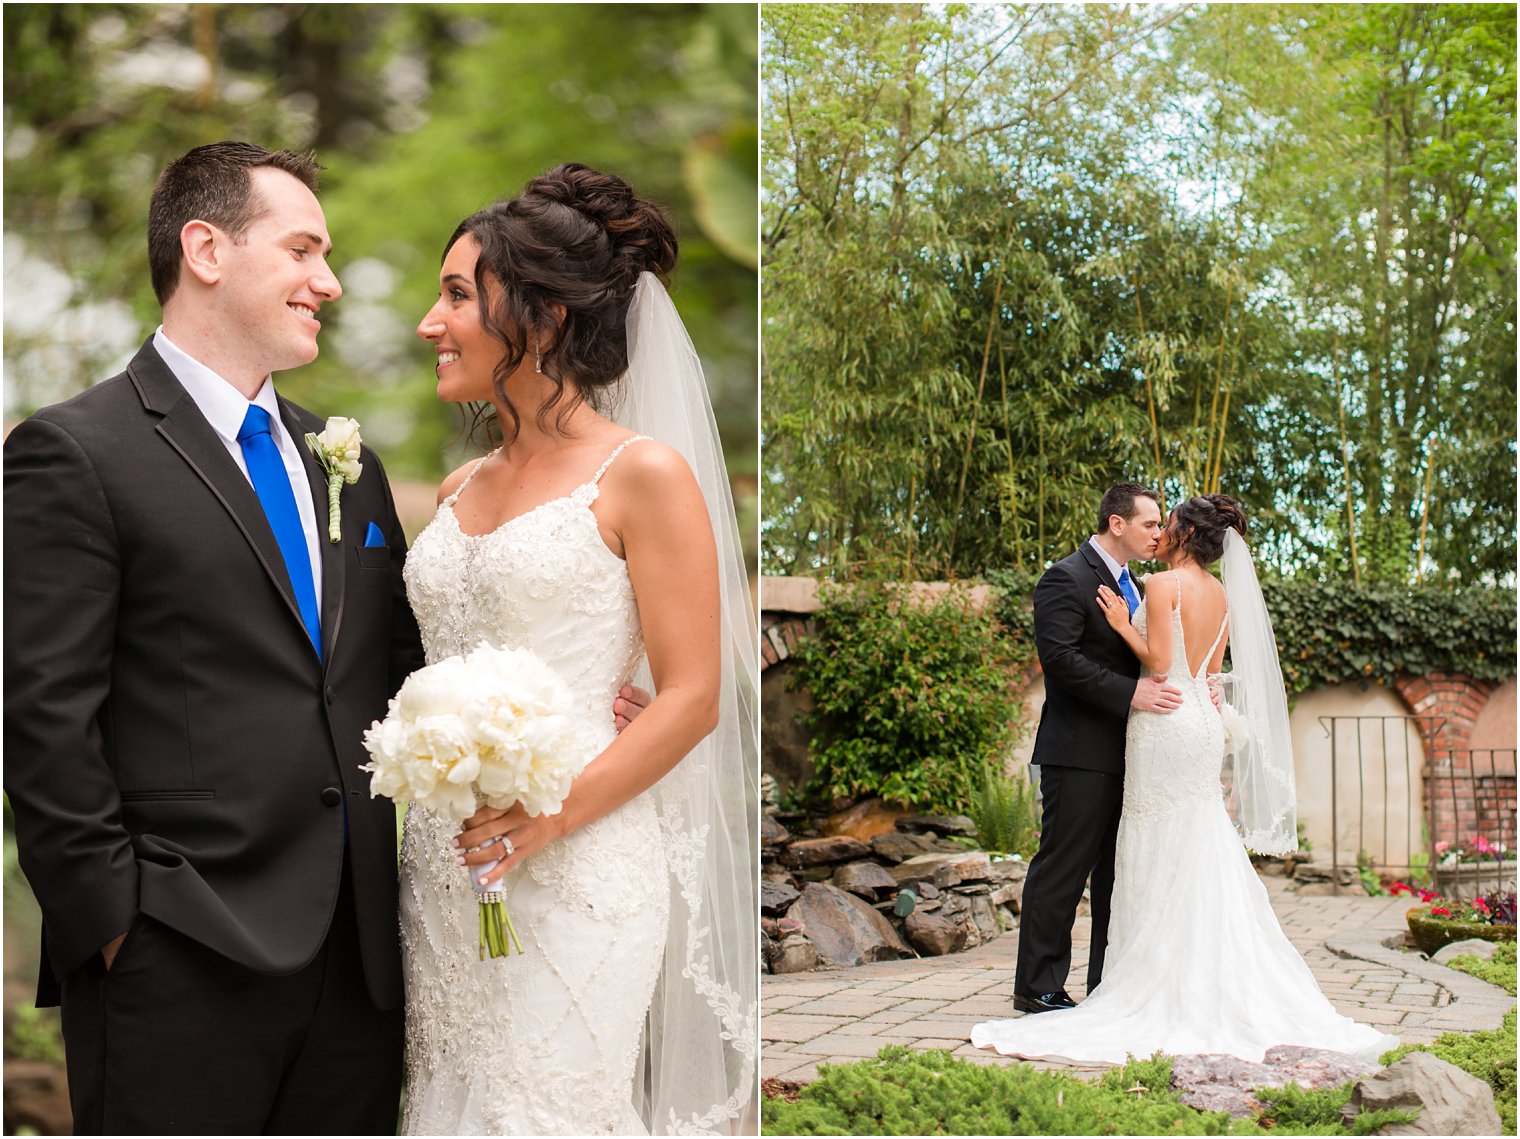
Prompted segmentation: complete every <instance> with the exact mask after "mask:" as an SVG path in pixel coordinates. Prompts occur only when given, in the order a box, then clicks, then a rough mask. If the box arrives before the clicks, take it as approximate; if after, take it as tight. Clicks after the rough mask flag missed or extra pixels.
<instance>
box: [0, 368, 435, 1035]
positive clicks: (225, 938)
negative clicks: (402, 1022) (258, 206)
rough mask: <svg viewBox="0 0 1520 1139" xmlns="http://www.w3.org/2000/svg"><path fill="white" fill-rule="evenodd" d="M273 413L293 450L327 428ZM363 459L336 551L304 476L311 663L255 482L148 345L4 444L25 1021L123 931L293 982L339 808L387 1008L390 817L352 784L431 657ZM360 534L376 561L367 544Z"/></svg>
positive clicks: (293, 412)
mask: <svg viewBox="0 0 1520 1139" xmlns="http://www.w3.org/2000/svg"><path fill="white" fill-rule="evenodd" d="M281 416H282V419H283V420H284V423H285V425H286V428H287V429H288V430H289V431H290V432H291V434H292V436H293V437H295V438H296V439H298V440H299V439H301V437H302V436H303V435H304V434H305V433H306V432H307V431H320V430H321V429H322V426H323V421H322V420H320V419H318V418H317V417H315V416H313V415H311V414H310V413H309V412H306V411H304V410H302V409H300V408H298V407H296V406H295V405H293V404H290V403H287V402H285V401H283V400H282V401H281ZM303 451H304V447H303ZM363 463H364V472H363V474H362V476H361V477H360V479H359V481H358V482H357V483H356V484H354V485H352V486H345V487H344V488H343V489H342V492H341V499H340V503H341V516H342V540H341V541H339V542H337V543H332V542H329V541H328V540H327V526H328V508H327V493H326V484H325V479H324V476H323V474H322V473H321V470H320V468H319V467H318V466H317V464H316V462H315V460H314V458H313V457H312V456H310V455H309V454H307V455H306V465H307V470H308V474H309V475H310V480H311V494H312V499H313V502H314V503H315V506H316V519H317V528H318V531H319V533H320V536H321V541H320V546H321V556H322V640H323V645H324V658H323V659H322V660H319V659H318V657H317V654H316V653H315V652H314V651H313V649H312V646H311V642H310V641H309V640H308V638H307V635H306V632H305V629H304V627H303V625H302V624H301V620H300V612H299V609H298V608H297V606H296V602H295V599H294V596H293V594H292V592H291V588H290V580H289V576H288V574H287V573H286V571H285V566H284V562H283V560H282V558H281V555H280V551H279V546H278V545H277V543H276V541H275V537H274V533H273V531H272V530H271V529H270V526H269V523H268V521H267V519H266V517H265V515H264V512H263V509H262V508H261V507H260V505H259V502H258V499H257V497H256V496H255V495H254V492H253V488H252V486H251V485H250V484H249V482H248V479H247V478H246V477H245V476H244V475H243V473H242V472H241V471H240V470H239V469H238V467H237V464H236V463H235V462H234V461H233V459H232V457H231V455H230V454H228V452H227V449H226V447H225V446H224V445H223V444H222V442H221V440H220V439H218V438H217V436H216V434H215V432H214V431H213V430H212V428H211V425H210V424H209V423H208V422H207V421H206V419H205V417H204V416H203V415H202V414H201V412H200V409H199V408H198V407H197V406H196V404H195V401H194V400H192V399H191V398H190V396H189V395H188V394H187V393H186V391H185V389H184V388H183V387H182V386H181V385H180V383H179V381H178V380H177V379H176V378H175V376H174V374H173V373H172V372H171V371H170V370H169V368H168V366H167V365H166V364H165V363H164V362H163V360H162V359H161V358H160V357H159V356H158V354H157V353H156V352H155V351H154V350H153V347H152V341H151V340H150V341H149V342H148V343H147V344H145V345H144V346H143V348H142V349H141V351H139V352H138V354H137V355H136V357H135V358H134V359H133V360H132V362H131V363H130V364H129V365H128V366H127V370H126V371H125V372H124V373H122V374H121V375H118V376H114V377H112V378H111V379H109V380H107V381H105V382H104V383H102V384H100V385H98V386H96V387H94V388H91V389H90V390H89V391H87V392H84V393H83V394H81V395H79V396H77V397H75V398H74V399H71V400H69V401H68V402H66V403H62V404H58V405H56V406H54V407H50V408H45V409H44V410H42V411H40V412H38V413H37V414H36V415H34V416H32V417H31V418H30V419H28V420H26V421H25V422H24V423H22V424H20V425H18V426H17V427H16V428H15V430H14V431H13V432H12V433H11V436H10V438H9V439H8V440H7V442H6V445H5V575H4V580H5V698H6V699H5V719H6V723H5V788H6V791H7V792H8V793H9V795H10V800H11V805H12V808H13V810H14V813H15V820H16V839H17V846H18V851H19V854H20V860H21V867H22V869H23V870H24V871H25V873H26V876H27V879H28V880H29V881H30V883H31V885H32V889H33V891H34V892H35V893H36V895H37V899H38V901H39V903H40V904H41V907H42V913H43V920H44V948H45V953H44V961H43V968H42V974H43V975H42V978H41V983H40V985H39V1003H56V999H57V980H58V979H59V978H61V977H63V976H66V975H67V974H68V973H69V972H70V971H72V970H73V969H76V968H78V967H79V966H80V965H81V964H83V963H84V962H85V961H87V960H88V959H89V958H90V957H91V955H92V954H94V953H96V952H97V951H98V950H99V949H100V948H101V946H103V945H104V944H105V943H106V942H107V941H109V940H110V939H111V938H113V937H115V936H116V935H117V934H119V933H122V932H124V931H125V930H127V929H128V928H129V926H130V925H131V923H132V921H133V920H134V918H135V917H136V915H137V914H138V913H139V912H141V913H144V914H147V915H149V916H151V917H153V918H155V919H157V920H158V921H161V922H163V923H164V924H166V925H169V926H172V927H173V928H175V929H177V930H179V931H180V932H182V933H184V934H185V935H187V936H189V937H191V938H194V939H195V940H196V941H199V942H201V943H203V944H204V945H206V946H208V947H210V948H211V949H213V950H215V951H216V952H218V953H221V954H223V955H225V956H227V957H229V958H231V959H232V960H234V961H237V962H239V963H241V964H243V965H246V966H247V967H249V968H250V969H253V970H256V971H258V972H261V973H267V974H283V973H290V972H294V971H295V970H297V969H299V968H300V967H301V966H302V965H304V964H305V963H306V962H308V961H309V960H311V958H312V957H313V956H314V955H315V954H316V952H317V950H318V949H319V947H320V946H321V943H322V940H323V937H324V936H325V934H326V931H327V927H328V923H329V919H330V918H331V916H332V913H333V907H334V902H335V900H336V898H337V895H338V887H339V878H340V874H341V872H342V865H343V858H344V810H343V809H342V805H343V804H345V803H346V804H347V815H348V831H349V837H348V843H347V846H348V854H349V859H350V863H351V873H352V878H353V885H354V897H355V905H356V909H357V912H358V923H359V930H360V940H361V956H362V968H363V970H364V976H365V978H366V981H367V983H368V986H369V990H370V993H371V995H372V997H373V998H374V1000H375V1002H376V1003H377V1004H378V1005H379V1006H380V1007H382V1008H394V1007H397V1006H398V1005H399V1004H400V1001H401V997H402V992H401V969H400V954H399V949H398V946H397V932H396V840H395V835H396V824H395V815H394V811H393V808H392V804H391V803H390V801H389V800H386V799H376V800H371V799H370V796H369V790H368V777H367V776H366V775H365V774H364V773H363V772H361V771H359V770H358V767H359V765H360V764H361V763H364V762H366V761H367V756H366V754H365V752H364V749H363V745H362V737H363V732H364V729H365V728H366V727H368V725H369V724H370V722H371V721H372V720H375V719H378V718H380V717H382V716H383V715H384V714H385V711H386V701H387V699H388V698H389V697H390V696H391V695H392V694H393V693H394V692H395V690H396V688H397V687H398V686H399V684H400V682H401V680H402V679H403V678H404V677H405V676H406V674H407V673H408V672H409V671H411V670H412V669H414V668H416V667H418V666H419V665H420V664H421V662H422V653H421V646H420V643H419V640H418V635H417V627H416V623H415V621H414V620H413V619H412V615H411V611H410V610H409V608H408V607H407V603H406V592H405V587H404V586H403V584H402V579H401V569H402V563H403V560H404V558H405V551H406V538H405V535H404V534H403V533H402V530H401V526H400V523H399V522H398V521H397V518H396V511H395V506H394V504H393V502H392V499H391V493H390V488H389V486H388V485H387V483H386V478H385V473H384V471H383V470H382V469H381V467H380V463H379V461H378V460H377V459H376V458H375V456H374V454H373V453H371V452H370V451H369V450H367V449H366V450H365V451H364V454H363ZM298 493H299V492H298ZM370 522H374V523H376V524H377V525H378V526H379V527H380V529H381V531H382V533H383V534H384V535H385V540H386V543H387V545H386V547H383V548H381V547H374V548H370V549H365V548H363V542H364V536H365V533H366V529H367V527H368V524H369V523H370ZM324 662H325V663H324ZM359 964H360V963H356V966H357V965H359Z"/></svg>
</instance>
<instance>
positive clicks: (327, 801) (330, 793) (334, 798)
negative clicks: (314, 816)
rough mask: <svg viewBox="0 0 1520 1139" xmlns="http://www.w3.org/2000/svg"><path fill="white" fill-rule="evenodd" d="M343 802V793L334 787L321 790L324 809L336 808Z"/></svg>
mask: <svg viewBox="0 0 1520 1139" xmlns="http://www.w3.org/2000/svg"><path fill="white" fill-rule="evenodd" d="M341 802H343V792H342V791H339V790H338V789H337V788H336V787H324V788H322V805H323V806H324V807H336V806H337V805H338V804H339V803H341Z"/></svg>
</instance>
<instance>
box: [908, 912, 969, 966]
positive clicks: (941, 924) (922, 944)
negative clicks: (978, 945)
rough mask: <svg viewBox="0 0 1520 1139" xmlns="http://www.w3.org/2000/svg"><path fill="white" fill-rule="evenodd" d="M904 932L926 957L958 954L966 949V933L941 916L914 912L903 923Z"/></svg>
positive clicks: (915, 947)
mask: <svg viewBox="0 0 1520 1139" xmlns="http://www.w3.org/2000/svg"><path fill="white" fill-rule="evenodd" d="M903 932H904V933H906V934H907V935H908V940H909V941H910V942H912V943H913V948H914V949H916V950H918V951H919V953H921V954H923V955H924V956H925V957H940V956H942V955H944V954H946V953H958V952H960V951H961V950H962V949H964V948H965V947H966V931H965V930H964V929H962V928H961V927H960V926H958V925H956V924H955V922H953V921H950V920H949V919H947V918H945V917H942V916H941V915H939V914H931V913H925V912H923V911H922V910H914V911H913V912H912V913H911V914H909V915H908V918H907V920H906V921H905V922H903Z"/></svg>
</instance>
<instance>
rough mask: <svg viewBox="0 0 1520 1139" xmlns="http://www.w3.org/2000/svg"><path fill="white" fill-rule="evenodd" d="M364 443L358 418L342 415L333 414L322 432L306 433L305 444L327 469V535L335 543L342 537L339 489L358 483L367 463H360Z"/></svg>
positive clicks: (323, 467)
mask: <svg viewBox="0 0 1520 1139" xmlns="http://www.w3.org/2000/svg"><path fill="white" fill-rule="evenodd" d="M363 442H364V440H363V439H361V438H360V437H359V421H358V420H357V419H345V418H344V417H343V416H341V415H334V416H332V417H330V418H329V419H328V421H327V426H326V427H325V428H323V429H322V434H320V435H314V434H312V433H310V432H307V435H306V445H307V446H308V447H310V448H311V453H312V454H313V455H315V456H316V457H317V463H318V464H319V465H320V466H321V468H322V469H323V470H324V471H325V472H327V537H328V540H329V541H332V542H336V541H337V540H338V539H339V538H340V537H341V536H342V517H341V515H340V514H339V513H338V491H339V490H341V489H342V487H343V484H344V483H356V482H358V481H359V476H360V475H361V474H362V473H363V472H364V464H363V463H361V462H359V447H360V446H361V445H362V444H363Z"/></svg>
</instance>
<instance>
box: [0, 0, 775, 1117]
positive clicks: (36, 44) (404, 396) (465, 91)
mask: <svg viewBox="0 0 1520 1139" xmlns="http://www.w3.org/2000/svg"><path fill="white" fill-rule="evenodd" d="M4 45H5V135H4V163H5V165H4V170H5V203H4V211H5V305H4V314H5V336H4V368H5V372H4V376H5V384H4V410H5V418H6V421H7V423H10V422H14V421H16V420H18V419H21V418H24V417H25V416H26V415H28V414H30V413H31V412H32V411H35V410H36V409H37V408H39V407H42V406H44V405H46V404H49V403H54V402H57V401H58V400H61V399H65V398H68V397H69V396H71V395H73V394H75V393H77V392H79V391H81V390H83V389H84V388H86V387H88V386H89V385H90V384H92V383H95V382H97V381H99V380H101V379H104V378H105V377H107V376H109V375H111V374H113V373H114V372H116V371H119V370H120V369H121V367H122V366H123V365H125V363H126V362H127V360H128V359H130V357H131V356H132V354H133V353H134V352H135V351H136V350H137V348H138V346H139V345H140V344H141V343H142V341H143V340H144V339H145V338H146V337H147V336H148V334H149V333H151V332H152V330H153V328H154V327H155V326H156V325H157V323H158V307H157V304H156V302H155V300H154V297H153V291H152V289H151V287H150V285H149V281H148V268H147V255H146V250H145V224H146V214H147V205H148V195H149V193H150V191H151V189H152V185H153V181H154V179H155V177H156V176H157V174H158V171H159V170H160V169H161V168H162V167H163V166H164V164H165V163H166V162H167V161H169V160H170V159H172V158H174V157H176V156H177V155H179V154H182V153H184V152H185V151H186V150H189V149H190V148H191V147H193V146H198V145H200V144H202V143H207V142H213V141H216V140H218V139H223V138H242V139H247V140H249V141H252V142H257V143H260V144H262V145H264V146H269V147H288V148H292V149H312V150H315V151H316V153H317V156H318V158H319V159H320V161H321V162H322V164H323V166H324V167H325V171H324V173H323V176H322V193H321V198H322V204H323V208H324V210H325V211H326V214H327V221H328V227H329V230H330V232H331V233H332V236H333V241H334V245H335V249H334V253H333V266H334V269H335V270H336V271H337V273H338V276H339V279H340V280H341V281H342V283H343V287H344V296H343V299H342V300H341V301H340V302H338V303H337V304H336V305H334V306H333V308H332V309H331V310H330V311H331V312H332V314H333V319H332V320H331V321H328V320H327V319H326V313H324V331H323V336H322V354H321V357H320V358H319V359H318V361H317V362H316V363H315V364H312V365H311V366H309V367H306V368H303V369H301V370H299V371H296V372H292V373H289V374H288V375H283V376H281V377H279V384H280V389H281V391H282V393H283V394H285V395H287V396H289V397H290V398H292V399H294V400H296V401H297V402H299V403H301V404H303V405H305V406H306V407H308V408H310V409H311V410H313V411H315V412H317V413H319V414H324V415H326V414H341V415H351V416H353V417H355V418H357V419H358V420H359V421H360V422H361V423H362V424H363V426H364V434H365V439H366V441H367V442H369V443H370V444H372V445H373V446H374V447H375V449H376V450H377V451H378V452H379V453H380V455H381V457H382V458H383V459H384V460H385V462H386V468H387V472H388V473H389V475H390V477H391V480H392V482H393V483H394V484H395V485H396V490H397V497H398V502H399V504H400V506H401V509H402V512H403V520H404V521H405V522H406V523H407V525H408V529H409V530H410V531H411V532H412V533H414V534H415V532H416V530H417V529H418V528H419V527H420V525H421V524H422V523H424V522H425V521H426V518H427V517H428V516H429V515H430V513H431V508H432V502H433V494H434V488H435V487H436V484H437V482H438V480H439V479H440V478H441V477H442V476H443V474H445V473H446V472H447V471H448V470H450V469H452V468H453V467H454V466H457V465H458V464H459V463H460V462H462V461H463V460H464V458H466V457H467V452H466V450H465V444H464V441H463V440H462V439H461V438H460V437H459V435H460V425H461V420H460V417H459V414H458V411H457V410H456V409H455V408H453V407H452V406H449V405H445V404H440V403H439V402H438V401H437V399H436V397H435V395H434V379H433V375H432V365H433V361H432V353H431V351H430V349H429V348H428V347H427V345H426V344H424V343H423V342H422V341H420V340H418V339H417V337H416V335H415V332H414V330H415V328H416V324H417V321H418V320H419V319H420V317H421V316H422V314H423V313H424V312H426V310H427V309H428V307H429V305H431V304H432V301H433V298H434V296H435V295H436V292H437V271H438V263H439V257H440V255H441V253H442V249H443V243H444V241H445V240H446V239H447V237H448V236H449V234H450V233H451V232H452V231H453V228H454V226H455V224H456V223H457V222H458V221H459V220H460V219H461V218H463V217H464V216H466V215H467V214H469V213H472V212H473V211H475V210H476V209H478V208H480V207H481V206H483V205H485V204H486V203H488V202H490V201H491V200H493V199H495V198H499V197H505V196H511V195H512V194H514V193H516V192H517V190H518V189H520V188H521V186H522V185H523V183H524V182H526V181H527V180H528V179H529V178H530V177H532V176H533V175H535V174H537V173H540V172H541V171H543V170H545V169H547V168H549V167H551V166H553V165H555V164H557V163H559V162H565V161H580V162H586V163H589V164H590V165H592V166H595V167H598V168H601V169H606V170H611V171H614V172H616V173H618V174H620V175H622V176H623V177H624V178H626V179H627V180H628V181H629V182H630V183H631V184H632V185H633V186H634V188H635V189H636V190H637V191H638V192H639V193H640V194H641V195H643V196H645V197H648V198H651V199H653V200H654V201H656V202H657V203H659V204H660V205H661V206H662V207H664V208H665V209H666V210H667V212H668V213H669V215H670V216H671V218H672V219H673V221H674V223H675V225H676V229H677V233H678V235H679V238H680V242H681V257H680V264H679V266H678V268H677V270H676V273H675V275H674V278H673V281H672V296H673V298H674V300H675V302H676V305H677V307H678V308H679V309H680V311H681V315H682V317H683V318H684V320H685V322H686V325H687V328H688V330H689V331H690V333H691V337H692V340H693V342H694V343H695V344H696V347H697V350H698V352H699V353H700V354H701V356H702V360H703V363H704V365H705V366H706V371H707V378H708V383H709V386H710V388H711V391H712V397H713V404H714V409H715V411H716V413H717V417H718V423H719V427H720V429H721V430H722V433H723V441H724V447H725V451H726V454H727V457H728V464H729V473H730V476H731V478H732V480H733V483H734V497H735V501H736V503H737V504H738V508H739V515H740V517H739V526H740V533H741V534H742V535H744V537H745V540H746V544H747V545H751V546H752V543H753V541H754V534H755V530H756V518H757V509H756V493H755V492H756V478H755V470H756V426H755V422H756V375H757V356H758V341H757V322H756V304H757V297H758V282H757V275H756V263H757V256H756V255H757V243H758V242H757V239H758V226H757V216H756V197H757V180H758V164H757V156H756V150H757V132H756V117H757V106H756V90H757V74H756V69H757V65H758V47H757V13H756V9H755V6H754V5H747V4H737V5H732V4H647V5H643V4H641V5H632V4H630V5H619V4H605V5H596V4H585V5H578V4H521V5H518V4H504V5H495V4H479V5H475V4H427V5H423V4H396V5H384V4H246V5H221V4H189V5H185V4H179V5H135V4H89V5H83V4H80V5H69V4H62V5H42V4H36V5H28V4H7V5H5V9H4ZM747 554H748V556H749V558H750V561H751V567H753V558H754V550H753V548H750V549H749V550H747ZM9 831H10V828H9V826H7V827H6V838H7V842H6V863H5V902H6V905H5V958H6V970H5V973H6V998H5V1024H6V1030H5V1041H6V1049H5V1054H6V1080H5V1082H6V1110H5V1130H6V1131H7V1133H12V1134H14V1133H17V1131H18V1130H21V1131H26V1130H34V1131H44V1130H48V1129H49V1126H50V1125H49V1123H48V1121H47V1120H46V1119H44V1118H40V1117H38V1118H33V1117H31V1116H28V1115H26V1114H25V1110H31V1108H30V1107H27V1104H28V1103H30V1104H31V1105H32V1106H33V1107H36V1109H37V1110H38V1111H45V1110H47V1108H46V1100H47V1096H48V1095H49V1094H50V1093H49V1091H48V1085H49V1077H48V1074H47V1070H46V1069H43V1068H37V1067H27V1065H37V1064H46V1063H48V1062H50V1061H54V1060H56V1059H57V1057H56V1056H55V1055H54V1053H53V1049H54V1048H55V1044H54V1043H53V1040H52V1035H51V1034H52V1022H51V1021H50V1020H49V1019H48V1017H47V1016H43V1017H41V1018H39V1016H38V1014H36V1013H35V1011H34V1010H30V1009H29V1008H28V1006H29V1004H30V1001H29V988H30V984H31V977H32V976H33V975H34V970H35V946H36V915H35V909H34V906H33V904H32V902H31V898H30V892H29V891H28V890H27V888H26V885H25V882H24V881H23V880H21V879H20V876H19V874H18V873H17V871H16V868H15V858H14V849H13V847H12V846H11V844H10V841H9V838H10V835H9ZM49 1015H51V1014H49ZM18 1065H20V1066H19V1067H18ZM28 1097H30V1099H28ZM23 1101H25V1102H23ZM23 1109H25V1110H23ZM51 1126H52V1127H54V1128H56V1127H57V1126H58V1123H57V1122H56V1121H54V1122H53V1123H52V1125H51Z"/></svg>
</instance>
